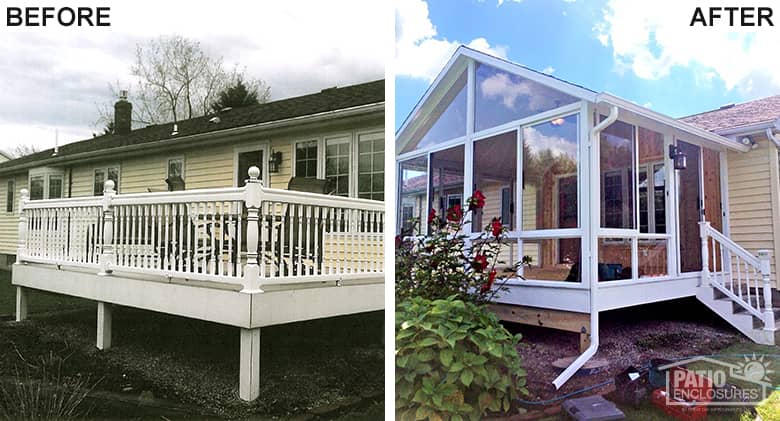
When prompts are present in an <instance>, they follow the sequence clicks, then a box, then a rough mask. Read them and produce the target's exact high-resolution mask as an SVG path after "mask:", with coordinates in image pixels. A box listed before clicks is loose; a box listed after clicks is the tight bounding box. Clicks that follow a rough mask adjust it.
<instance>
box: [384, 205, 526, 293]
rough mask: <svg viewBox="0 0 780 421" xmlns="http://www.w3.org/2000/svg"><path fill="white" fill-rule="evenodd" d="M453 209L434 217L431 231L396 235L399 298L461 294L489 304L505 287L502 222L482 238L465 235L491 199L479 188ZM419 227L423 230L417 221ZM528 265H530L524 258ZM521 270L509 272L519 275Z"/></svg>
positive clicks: (497, 221) (430, 221) (495, 223)
mask: <svg viewBox="0 0 780 421" xmlns="http://www.w3.org/2000/svg"><path fill="white" fill-rule="evenodd" d="M467 204H468V208H467V209H466V210H465V211H464V210H463V209H462V208H461V206H460V205H455V206H453V207H451V208H449V209H448V210H447V212H446V215H437V214H436V212H435V211H434V210H433V209H431V211H430V213H429V214H428V226H429V227H430V233H429V234H428V235H421V234H423V233H419V232H418V233H417V234H418V235H417V236H415V235H414V234H415V233H411V232H408V233H403V234H402V235H400V236H398V237H396V255H395V261H396V269H395V274H396V275H395V276H396V278H395V285H396V297H397V298H398V299H399V300H402V299H406V298H410V297H418V296H419V297H424V298H428V299H431V300H435V299H438V298H446V297H449V296H453V295H454V296H456V297H457V298H458V299H460V300H464V301H469V302H473V303H478V304H479V303H486V302H488V301H490V300H491V299H492V298H493V297H494V296H495V295H496V294H497V293H498V292H500V291H502V290H503V289H504V287H503V283H504V282H505V279H506V277H505V276H503V275H502V274H500V273H498V271H497V269H496V265H497V264H503V263H505V262H503V261H501V260H499V254H500V252H501V241H502V240H503V239H504V237H505V232H506V229H505V228H504V226H503V223H502V222H501V220H500V219H498V218H494V219H493V220H492V221H490V224H488V225H487V226H486V227H485V229H484V231H483V232H482V234H481V235H480V236H479V237H478V238H471V239H469V236H468V235H467V234H466V233H465V232H464V230H463V227H464V225H466V224H468V222H469V217H470V216H472V215H473V214H474V213H475V212H481V210H482V208H483V207H484V206H485V197H484V196H483V195H482V193H481V192H480V191H479V190H477V191H475V192H474V195H473V196H472V197H470V198H469V199H468V201H467ZM414 225H415V226H419V223H417V221H415V222H414ZM522 263H530V258H529V257H524V258H523V262H522ZM515 272H516V271H515V270H513V269H510V270H509V273H511V274H512V276H517V275H515Z"/></svg>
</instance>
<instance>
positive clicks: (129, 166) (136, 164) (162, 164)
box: [119, 155, 186, 194]
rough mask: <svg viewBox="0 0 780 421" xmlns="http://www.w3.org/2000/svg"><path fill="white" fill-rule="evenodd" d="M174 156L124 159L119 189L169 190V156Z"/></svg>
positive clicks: (137, 190) (129, 191)
mask: <svg viewBox="0 0 780 421" xmlns="http://www.w3.org/2000/svg"><path fill="white" fill-rule="evenodd" d="M172 157H173V155H172V156H165V155H152V156H144V157H139V158H132V159H126V160H123V161H122V162H121V164H120V168H119V191H120V192H121V193H124V194H127V193H143V192H148V191H152V192H162V191H168V184H167V183H165V179H166V178H167V177H168V168H167V166H168V158H172ZM185 176H186V172H185Z"/></svg>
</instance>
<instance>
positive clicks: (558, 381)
mask: <svg viewBox="0 0 780 421" xmlns="http://www.w3.org/2000/svg"><path fill="white" fill-rule="evenodd" d="M618 113H619V111H618V107H617V105H614V104H613V105H612V107H611V108H610V110H609V115H608V116H607V118H606V119H605V120H603V121H602V122H601V123H599V124H597V125H596V126H594V127H593V129H591V131H590V143H591V144H593V142H595V139H598V138H599V136H600V135H601V131H602V130H604V129H606V128H607V127H608V126H609V125H610V124H612V123H614V122H615V121H617V119H618ZM598 206H599V202H598V201H596V200H593V197H592V196H591V224H590V225H591V227H590V231H591V235H590V238H591V239H595V238H596V236H595V235H594V234H595V230H596V228H595V227H596V226H597V225H595V224H594V223H593V221H598V218H599V217H598V215H599V212H598V209H595V211H594V209H593V208H598ZM596 224H598V222H596ZM596 243H597V241H596ZM591 248H593V246H591ZM592 256H593V252H592V251H591V258H590V271H591V272H594V271H593V265H594V264H595V263H594V259H593V257H592ZM596 267H598V265H597V266H596ZM595 272H598V269H597V270H596V271H595ZM588 278H589V286H590V288H589V292H590V346H589V347H588V349H586V350H585V352H583V353H582V354H580V356H579V357H577V359H576V360H574V361H573V362H572V363H571V365H569V366H568V367H566V369H565V370H563V372H562V373H561V374H559V375H558V377H556V378H555V380H553V385H555V389H556V390H557V389H560V388H561V386H563V385H564V384H565V383H566V382H567V381H569V379H570V378H571V376H573V375H574V373H576V372H577V370H579V369H580V368H582V366H583V365H585V363H586V362H588V360H590V359H591V358H592V357H593V356H594V355H595V354H596V351H598V349H599V306H598V289H599V281H598V276H593V273H591V276H589V277H588Z"/></svg>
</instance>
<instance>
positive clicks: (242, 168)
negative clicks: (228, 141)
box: [236, 149, 265, 187]
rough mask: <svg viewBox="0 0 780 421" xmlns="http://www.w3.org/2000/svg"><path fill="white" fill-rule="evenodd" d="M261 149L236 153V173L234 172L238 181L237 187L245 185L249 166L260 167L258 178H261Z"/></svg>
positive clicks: (262, 157)
mask: <svg viewBox="0 0 780 421" xmlns="http://www.w3.org/2000/svg"><path fill="white" fill-rule="evenodd" d="M264 152H265V151H264V150H263V149H258V150H253V151H246V152H239V153H238V173H237V174H236V180H237V181H238V187H243V186H244V185H246V180H247V179H249V168H251V167H257V168H259V169H260V179H261V180H262V179H263V174H264V170H265V169H264V168H263V163H264V156H263V153H264Z"/></svg>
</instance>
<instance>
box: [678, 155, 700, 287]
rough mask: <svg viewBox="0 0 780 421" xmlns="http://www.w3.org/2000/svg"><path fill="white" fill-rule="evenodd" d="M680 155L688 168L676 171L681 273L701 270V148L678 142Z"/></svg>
mask: <svg viewBox="0 0 780 421" xmlns="http://www.w3.org/2000/svg"><path fill="white" fill-rule="evenodd" d="M677 147H678V148H680V152H682V153H684V154H685V155H686V156H687V161H688V165H687V167H686V169H684V170H678V171H677V174H678V183H679V187H678V189H677V191H678V192H679V193H678V199H677V200H678V201H677V203H678V205H679V210H678V212H679V231H678V232H679V233H680V238H679V244H680V259H679V261H680V272H683V273H685V272H698V271H700V270H701V239H700V238H699V221H701V220H702V195H701V190H702V182H701V148H700V147H699V146H697V145H694V144H691V143H687V142H684V141H681V140H678V141H677Z"/></svg>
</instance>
